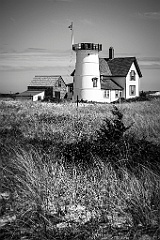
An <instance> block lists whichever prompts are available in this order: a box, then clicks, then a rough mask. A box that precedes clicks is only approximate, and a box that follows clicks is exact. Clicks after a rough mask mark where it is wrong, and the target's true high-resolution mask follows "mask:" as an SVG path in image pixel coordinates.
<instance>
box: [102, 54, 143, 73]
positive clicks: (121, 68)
mask: <svg viewBox="0 0 160 240" xmlns="http://www.w3.org/2000/svg"><path fill="white" fill-rule="evenodd" d="M132 63H134V64H135V66H136V69H137V72H138V75H139V77H142V74H141V71H140V68H139V65H138V62H137V60H136V58H135V57H123V58H113V59H109V58H100V74H101V75H106V76H114V77H126V76H127V74H128V71H129V69H130V67H131V65H132Z"/></svg>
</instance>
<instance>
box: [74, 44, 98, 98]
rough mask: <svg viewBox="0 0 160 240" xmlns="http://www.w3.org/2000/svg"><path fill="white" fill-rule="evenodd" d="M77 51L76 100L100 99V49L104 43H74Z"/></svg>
mask: <svg viewBox="0 0 160 240" xmlns="http://www.w3.org/2000/svg"><path fill="white" fill-rule="evenodd" d="M72 49H73V50H74V51H75V52H76V67H75V74H74V83H73V88H74V100H76V99H77V96H78V99H79V100H87V101H100V100H101V88H100V72H99V56H98V54H99V51H102V44H94V43H78V44H74V45H72Z"/></svg>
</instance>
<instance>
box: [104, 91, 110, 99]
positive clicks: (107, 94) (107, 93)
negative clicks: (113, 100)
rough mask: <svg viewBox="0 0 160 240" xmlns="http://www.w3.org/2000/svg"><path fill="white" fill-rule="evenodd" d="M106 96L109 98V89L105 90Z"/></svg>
mask: <svg viewBox="0 0 160 240" xmlns="http://www.w3.org/2000/svg"><path fill="white" fill-rule="evenodd" d="M104 97H105V98H109V90H105V91H104Z"/></svg>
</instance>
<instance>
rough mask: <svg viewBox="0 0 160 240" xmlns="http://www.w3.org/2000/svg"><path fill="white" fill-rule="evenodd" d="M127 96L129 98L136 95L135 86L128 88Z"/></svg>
mask: <svg viewBox="0 0 160 240" xmlns="http://www.w3.org/2000/svg"><path fill="white" fill-rule="evenodd" d="M129 95H130V96H135V95H136V86H135V85H130V86H129Z"/></svg>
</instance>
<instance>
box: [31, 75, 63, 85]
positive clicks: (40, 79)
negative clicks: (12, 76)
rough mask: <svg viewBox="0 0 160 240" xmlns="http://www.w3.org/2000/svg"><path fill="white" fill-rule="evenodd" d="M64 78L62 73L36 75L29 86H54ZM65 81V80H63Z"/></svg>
mask: <svg viewBox="0 0 160 240" xmlns="http://www.w3.org/2000/svg"><path fill="white" fill-rule="evenodd" d="M59 79H60V80H62V81H63V79H62V77H61V76H60V75H53V76H35V77H34V78H33V80H32V81H31V83H30V84H29V86H44V87H46V86H48V87H53V86H55V83H56V82H57V81H58V80H59ZM63 82H64V81H63Z"/></svg>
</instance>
